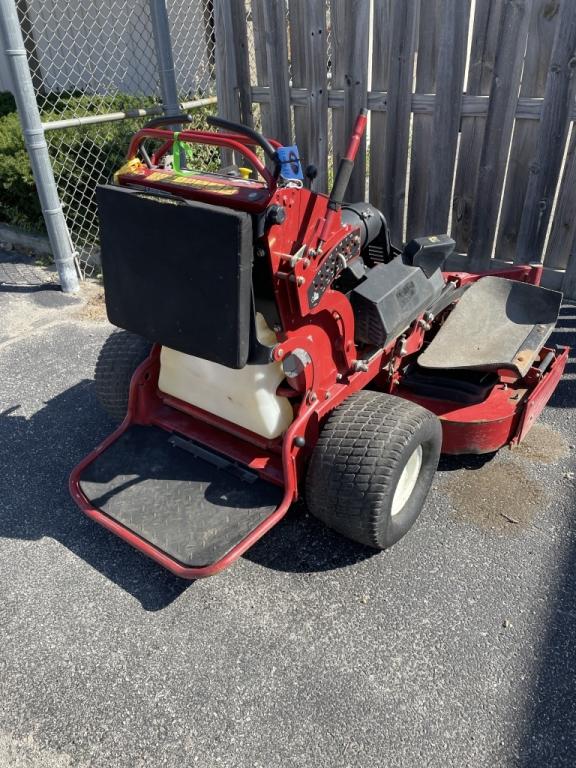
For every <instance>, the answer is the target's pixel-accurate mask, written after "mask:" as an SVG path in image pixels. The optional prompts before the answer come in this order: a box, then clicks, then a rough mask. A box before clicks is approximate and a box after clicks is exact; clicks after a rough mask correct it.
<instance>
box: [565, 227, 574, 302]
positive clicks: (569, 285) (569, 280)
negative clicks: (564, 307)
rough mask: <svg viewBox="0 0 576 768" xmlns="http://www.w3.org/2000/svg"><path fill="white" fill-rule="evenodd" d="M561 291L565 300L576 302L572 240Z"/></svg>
mask: <svg viewBox="0 0 576 768" xmlns="http://www.w3.org/2000/svg"><path fill="white" fill-rule="evenodd" d="M562 290H563V291H564V296H565V297H566V298H568V299H574V300H576V240H574V242H573V244H572V249H571V251H570V258H569V259H568V266H567V267H566V273H565V274H564V282H563V283H562Z"/></svg>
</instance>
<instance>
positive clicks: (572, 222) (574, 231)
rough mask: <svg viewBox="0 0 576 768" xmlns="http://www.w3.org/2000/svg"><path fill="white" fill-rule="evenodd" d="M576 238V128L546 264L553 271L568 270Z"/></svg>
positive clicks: (559, 196) (547, 247)
mask: <svg viewBox="0 0 576 768" xmlns="http://www.w3.org/2000/svg"><path fill="white" fill-rule="evenodd" d="M575 237H576V128H575V127H574V125H573V126H572V136H571V137H570V144H569V146H568V155H567V157H566V166H565V168H564V174H563V177H562V181H561V186H560V191H559V194H558V201H557V204H556V210H555V212H554V221H553V222H552V229H551V231H550V239H549V240H548V245H547V246H546V256H545V258H544V263H545V264H546V266H547V267H551V268H552V269H566V266H567V264H568V259H569V258H570V253H571V249H572V243H573V242H574V239H575Z"/></svg>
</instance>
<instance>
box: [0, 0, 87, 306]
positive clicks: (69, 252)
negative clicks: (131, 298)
mask: <svg viewBox="0 0 576 768" xmlns="http://www.w3.org/2000/svg"><path fill="white" fill-rule="evenodd" d="M0 42H1V43H2V45H3V47H4V52H5V54H6V60H7V62H8V68H9V71H10V76H11V80H12V85H13V87H14V97H15V99H16V105H17V107H18V114H19V116H20V124H21V126H22V133H23V134H24V141H25V142H26V149H27V150H28V155H29V157H30V165H31V166H32V173H33V174H34V181H35V182H36V189H37V191H38V197H39V198H40V205H41V207H42V214H43V216H44V221H45V222H46V229H47V230H48V237H49V238H50V245H51V246H52V252H53V255H54V261H55V262H56V267H57V269H58V276H59V278H60V285H61V286H62V290H63V291H64V292H65V293H74V292H75V291H77V290H78V273H77V270H76V261H75V257H74V250H73V248H72V241H71V239H70V234H69V232H68V227H67V225H66V220H65V219H64V214H63V212H62V205H61V203H60V198H59V196H58V190H57V188H56V182H55V180H54V173H53V172H52V164H51V162H50V156H49V154H48V145H47V144H46V139H45V137H44V129H43V128H42V121H41V119H40V111H39V109H38V104H37V103H36V95H35V93H34V86H33V84H32V76H31V74H30V67H29V66H28V59H27V56H26V49H25V48H24V40H23V38H22V32H21V29H20V22H19V20H18V14H17V12H16V5H15V3H14V0H0Z"/></svg>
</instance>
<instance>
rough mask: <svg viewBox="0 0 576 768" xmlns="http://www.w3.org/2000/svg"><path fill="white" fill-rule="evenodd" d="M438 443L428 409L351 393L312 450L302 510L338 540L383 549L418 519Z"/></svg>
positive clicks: (396, 399) (390, 398)
mask: <svg viewBox="0 0 576 768" xmlns="http://www.w3.org/2000/svg"><path fill="white" fill-rule="evenodd" d="M441 445H442V428H441V425H440V421H439V420H438V418H437V417H436V416H435V415H434V414H433V413H430V411H427V410H425V409H424V408H422V407H421V406H419V405H416V404H415V403H411V402H409V401H408V400H403V399H402V398H400V397H395V396H393V395H387V394H383V393H380V392H370V391H361V392H356V393H355V394H353V395H351V396H350V397H349V398H348V399H347V400H345V401H344V403H342V405H340V406H338V407H337V408H335V409H334V411H332V413H331V414H330V416H329V417H328V419H327V420H326V422H325V424H324V426H323V428H322V431H321V433H320V436H319V438H318V442H317V444H316V446H315V448H314V450H313V452H312V457H311V460H310V465H309V468H308V474H307V478H306V502H307V505H308V509H309V510H310V512H311V513H312V514H313V515H314V516H315V517H317V518H319V519H320V520H322V521H323V522H324V523H326V525H328V526H329V527H330V528H333V529H334V530H336V531H338V532H339V533H342V534H343V535H344V536H347V537H348V538H350V539H353V540H354V541H357V542H359V543H360V544H365V545H367V546H370V547H375V548H376V549H386V548H387V547H390V546H392V544H394V543H395V542H397V541H398V539H400V538H401V537H402V536H404V534H405V533H406V532H407V531H408V530H409V529H410V527H411V526H412V525H413V523H414V522H415V520H416V518H417V517H418V515H419V514H420V511H421V510H422V507H423V505H424V502H425V500H426V496H427V495H428V491H429V490H430V486H431V484H432V480H433V477H434V474H435V472H436V469H437V467H438V459H439V457H440V448H441Z"/></svg>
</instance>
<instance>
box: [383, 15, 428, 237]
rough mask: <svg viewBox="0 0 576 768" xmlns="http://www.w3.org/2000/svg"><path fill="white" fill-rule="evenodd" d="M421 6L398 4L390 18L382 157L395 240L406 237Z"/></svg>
mask: <svg viewBox="0 0 576 768" xmlns="http://www.w3.org/2000/svg"><path fill="white" fill-rule="evenodd" d="M419 11H420V3H417V2H413V1H412V0H410V2H395V3H394V4H393V6H392V13H391V17H390V69H389V76H388V88H389V94H388V104H387V122H386V136H385V141H384V153H383V156H382V166H383V170H382V178H383V189H382V198H381V200H380V201H379V206H380V207H381V208H382V211H383V213H384V215H385V216H386V219H387V220H388V224H389V226H390V233H391V237H392V239H393V240H394V241H395V242H397V243H400V242H401V241H402V240H403V236H404V232H403V230H404V206H405V202H406V199H405V198H406V173H407V163H408V143H409V137H410V116H411V105H412V88H413V77H414V52H415V47H416V38H417V33H418V18H419Z"/></svg>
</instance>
